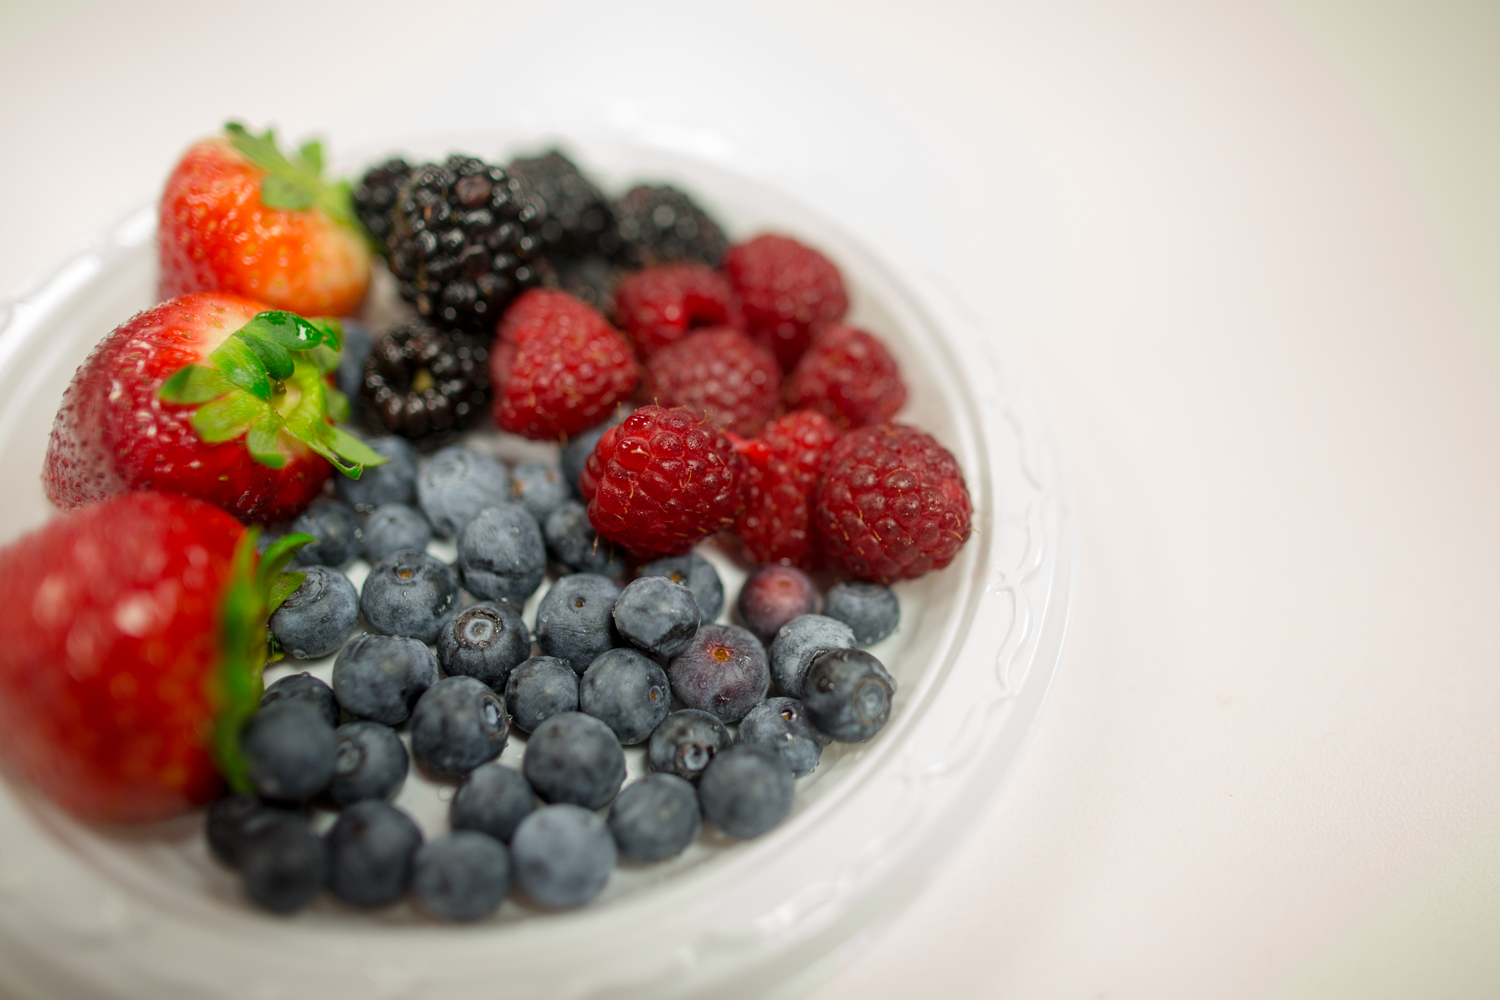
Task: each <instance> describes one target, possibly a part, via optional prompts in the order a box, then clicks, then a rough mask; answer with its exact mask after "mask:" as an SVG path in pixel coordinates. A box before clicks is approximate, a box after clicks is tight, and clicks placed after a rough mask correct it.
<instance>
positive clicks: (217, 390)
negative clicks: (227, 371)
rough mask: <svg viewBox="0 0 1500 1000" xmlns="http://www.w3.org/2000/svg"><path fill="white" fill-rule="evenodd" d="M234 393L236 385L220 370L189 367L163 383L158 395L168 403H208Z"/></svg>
mask: <svg viewBox="0 0 1500 1000" xmlns="http://www.w3.org/2000/svg"><path fill="white" fill-rule="evenodd" d="M232 391H234V383H233V382H231V381H229V379H227V378H225V377H224V373H223V372H221V371H219V369H217V368H206V367H204V366H203V365H188V366H187V367H185V368H180V369H178V370H177V372H176V373H175V374H174V375H173V376H172V377H171V378H169V379H167V380H166V381H165V382H163V383H162V385H161V389H160V390H158V392H157V395H158V396H160V397H161V398H162V400H163V401H165V402H168V403H206V402H208V401H209V400H210V399H216V398H218V397H219V396H222V395H224V393H226V392H232Z"/></svg>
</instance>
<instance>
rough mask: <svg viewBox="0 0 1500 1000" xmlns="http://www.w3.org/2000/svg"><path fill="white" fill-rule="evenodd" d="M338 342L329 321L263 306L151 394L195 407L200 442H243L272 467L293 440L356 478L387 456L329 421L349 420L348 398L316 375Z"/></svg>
mask: <svg viewBox="0 0 1500 1000" xmlns="http://www.w3.org/2000/svg"><path fill="white" fill-rule="evenodd" d="M343 340H344V332H343V329H342V328H341V327H340V326H339V324H338V321H337V320H332V319H303V318H302V317H301V316H298V315H297V314H296V313H289V312H284V311H282V310H279V309H268V310H266V311H265V312H262V313H257V314H256V315H255V316H254V317H253V318H252V319H251V320H250V322H248V323H246V324H245V325H244V326H242V327H240V329H238V330H236V331H235V332H234V333H233V334H231V335H230V336H229V337H228V338H226V339H225V341H224V342H223V343H222V344H220V345H219V346H218V348H216V349H215V350H214V352H213V353H212V354H210V355H209V356H208V360H209V361H210V362H211V364H209V365H186V366H184V367H183V368H181V369H179V370H178V371H176V372H174V373H173V374H172V376H171V377H170V378H168V379H167V380H166V381H165V382H163V383H162V386H161V389H160V390H159V392H158V395H159V396H160V397H161V398H162V399H163V400H164V401H165V402H168V403H182V404H186V405H194V404H196V405H197V409H196V410H195V411H194V412H193V418H192V425H193V430H195V431H197V432H198V436H199V437H200V438H202V439H203V440H204V441H205V442H207V443H208V444H219V443H220V442H223V441H233V440H235V439H236V438H239V437H244V439H245V449H246V450H247V451H249V452H250V457H251V458H253V459H255V461H257V462H259V463H260V464H261V465H264V466H266V467H268V468H272V469H280V468H282V467H283V466H285V465H286V463H287V460H288V459H289V458H290V457H291V453H290V448H289V444H290V441H289V440H288V439H289V438H295V439H296V440H298V441H301V442H302V443H303V444H305V445H306V446H307V447H309V448H311V449H312V450H313V451H315V452H317V453H318V454H319V455H322V456H323V457H324V458H326V459H327V460H328V461H329V462H331V463H332V464H333V467H334V468H336V469H338V470H339V471H340V472H342V473H343V474H344V475H346V476H348V477H349V478H350V479H358V478H359V477H360V474H361V473H362V472H364V469H365V467H366V466H369V465H380V464H381V463H383V462H385V461H387V459H386V458H385V456H383V455H381V454H380V453H379V452H377V451H375V450H374V449H373V448H371V447H370V446H369V445H367V444H365V443H364V442H363V441H361V440H360V439H359V438H357V437H355V436H354V435H352V434H350V433H348V432H347V431H344V430H341V429H340V428H338V427H335V426H334V425H333V424H332V423H330V422H329V418H330V417H332V418H334V419H346V418H347V417H348V415H349V401H348V400H347V399H345V398H344V394H343V393H341V392H339V391H338V390H337V389H335V388H333V387H332V386H330V385H329V384H328V382H327V380H326V379H324V377H323V376H325V375H327V374H328V373H329V372H332V371H334V370H336V369H337V368H338V365H339V353H340V351H341V350H342V349H343Z"/></svg>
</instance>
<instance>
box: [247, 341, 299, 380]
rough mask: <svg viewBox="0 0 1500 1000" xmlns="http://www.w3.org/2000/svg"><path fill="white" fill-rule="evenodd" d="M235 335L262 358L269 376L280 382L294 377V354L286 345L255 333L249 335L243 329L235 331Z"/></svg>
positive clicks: (261, 361) (261, 360) (262, 363)
mask: <svg viewBox="0 0 1500 1000" xmlns="http://www.w3.org/2000/svg"><path fill="white" fill-rule="evenodd" d="M235 336H236V337H238V338H239V339H240V340H241V341H242V342H243V343H244V345H245V346H246V347H248V348H250V350H251V351H252V352H254V354H255V356H256V357H257V358H259V359H260V363H261V365H262V366H263V367H264V368H265V370H266V374H267V375H268V376H270V377H271V378H273V379H276V380H277V381H278V382H279V381H281V380H282V379H287V378H291V377H292V369H293V365H292V355H291V353H290V352H289V351H288V350H287V349H286V348H285V347H282V346H281V345H280V344H278V343H276V342H275V341H274V340H271V339H269V338H267V337H257V336H255V335H254V334H252V335H250V336H248V337H247V336H245V333H244V331H243V330H241V331H239V332H237V333H235Z"/></svg>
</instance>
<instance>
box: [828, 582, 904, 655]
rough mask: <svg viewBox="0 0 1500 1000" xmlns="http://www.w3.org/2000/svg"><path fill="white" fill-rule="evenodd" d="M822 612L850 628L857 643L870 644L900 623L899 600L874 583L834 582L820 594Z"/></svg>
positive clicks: (891, 591)
mask: <svg viewBox="0 0 1500 1000" xmlns="http://www.w3.org/2000/svg"><path fill="white" fill-rule="evenodd" d="M823 613H824V614H825V615H827V616H828V617H829V618H837V619H838V620H839V621H841V622H843V623H844V624H846V625H848V626H849V627H850V628H851V629H853V630H854V642H855V645H858V646H873V645H875V644H876V643H877V642H879V641H880V640H881V639H884V638H885V637H886V636H888V635H890V634H891V633H892V632H894V631H896V626H897V625H900V624H901V602H900V601H898V600H897V599H896V592H895V591H893V590H892V589H891V588H890V587H882V586H881V585H880V584H878V583H863V582H848V583H836V584H834V585H833V586H832V587H830V588H829V589H828V593H827V594H826V595H824V597H823Z"/></svg>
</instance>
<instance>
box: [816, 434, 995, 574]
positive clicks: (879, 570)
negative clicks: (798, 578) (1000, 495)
mask: <svg viewBox="0 0 1500 1000" xmlns="http://www.w3.org/2000/svg"><path fill="white" fill-rule="evenodd" d="M972 513H973V506H972V504H971V503H970V502H969V490H968V487H966V486H965V485H964V476H963V472H962V471H961V470H960V469H959V467H958V462H957V461H955V460H954V458H953V455H952V454H951V453H949V451H948V449H946V448H944V447H943V446H942V445H940V444H938V443H937V441H935V440H933V438H932V436H931V435H929V434H924V433H923V432H921V431H919V430H917V429H916V428H915V427H908V426H906V425H904V424H880V425H878V426H875V427H862V428H860V429H859V430H856V431H850V432H849V433H848V434H846V435H844V437H843V438H842V439H840V440H839V442H838V443H837V444H835V445H834V446H833V450H832V451H831V452H830V453H829V455H828V467H827V469H826V470H825V471H824V473H823V479H822V480H821V481H820V482H819V483H818V488H817V490H816V491H815V492H814V493H813V518H812V523H813V530H814V531H815V532H816V534H817V536H818V544H819V545H821V547H822V551H823V556H824V559H825V561H826V563H827V565H828V568H829V569H832V570H835V571H837V572H840V573H843V574H844V575H845V576H849V577H852V578H853V579H856V580H873V581H875V582H876V583H884V584H889V583H892V582H893V581H896V580H912V579H915V578H916V577H919V576H921V575H922V574H923V573H926V572H927V571H928V570H934V569H942V568H943V567H944V566H946V565H948V564H949V563H950V562H952V561H953V557H954V556H956V555H957V554H958V550H959V549H961V548H962V547H963V544H964V542H967V541H968V540H969V518H970V515H971V514H972Z"/></svg>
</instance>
